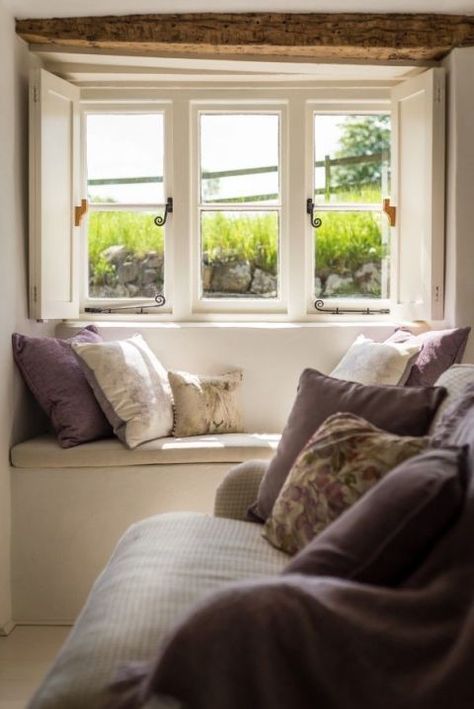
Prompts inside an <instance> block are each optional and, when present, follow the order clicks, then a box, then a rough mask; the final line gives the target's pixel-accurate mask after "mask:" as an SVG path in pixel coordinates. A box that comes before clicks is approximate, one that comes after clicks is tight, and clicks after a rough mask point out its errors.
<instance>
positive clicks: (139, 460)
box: [11, 433, 280, 468]
mask: <svg viewBox="0 0 474 709" xmlns="http://www.w3.org/2000/svg"><path fill="white" fill-rule="evenodd" d="M279 439H280V436H278V435H276V434H263V433H262V434H260V433H221V434H218V435H206V436H190V437H189V438H158V439H156V440H155V441H149V442H148V443H143V444H142V445H141V446H138V448H135V449H134V450H129V449H128V448H126V447H125V446H124V445H123V443H121V442H120V441H119V440H118V439H117V438H105V439H103V440H101V441H93V442H92V443H84V444H82V445H81V446H76V447H75V448H61V447H60V446H59V445H58V443H57V442H56V439H55V438H54V437H53V436H52V435H43V436H38V437H37V438H32V439H31V440H29V441H25V442H24V443H19V444H18V445H17V446H15V447H14V448H12V452H11V459H12V464H13V465H14V466H15V467H17V468H94V467H98V468H103V467H121V466H132V465H164V464H172V463H240V462H241V461H244V460H249V459H251V458H271V457H272V455H273V453H274V451H275V449H276V447H277V445H278V441H279Z"/></svg>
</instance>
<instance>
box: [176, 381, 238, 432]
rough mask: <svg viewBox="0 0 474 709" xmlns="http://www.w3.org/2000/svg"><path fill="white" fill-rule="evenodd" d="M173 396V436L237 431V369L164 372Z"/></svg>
mask: <svg viewBox="0 0 474 709" xmlns="http://www.w3.org/2000/svg"><path fill="white" fill-rule="evenodd" d="M168 377H169V381H170V384H171V389H172V392H173V399H174V428H173V435H174V436H197V435H200V434H204V433H239V432H241V431H242V430H243V429H242V413H241V406H240V384H241V382H242V371H241V370H240V369H237V370H234V371H233V372H228V373H227V374H221V375H217V376H205V375H199V374H189V373H188V372H168Z"/></svg>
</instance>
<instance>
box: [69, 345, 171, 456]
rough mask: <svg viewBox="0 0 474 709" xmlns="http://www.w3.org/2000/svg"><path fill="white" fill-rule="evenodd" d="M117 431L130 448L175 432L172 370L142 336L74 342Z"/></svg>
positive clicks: (84, 368) (104, 408)
mask: <svg viewBox="0 0 474 709" xmlns="http://www.w3.org/2000/svg"><path fill="white" fill-rule="evenodd" d="M73 350H74V352H75V354H76V355H77V358H78V361H79V362H80V364H81V366H82V368H83V370H84V374H85V376H86V378H87V381H88V382H89V384H90V386H91V387H92V391H93V392H94V394H95V397H96V399H97V401H98V402H99V404H100V406H101V408H102V410H103V412H104V414H105V415H106V417H107V419H108V420H109V422H110V423H111V425H112V427H113V429H114V433H115V435H116V436H117V437H118V438H119V439H120V440H121V441H122V442H123V443H125V445H127V446H128V447H129V448H136V447H137V446H139V445H140V443H145V441H151V440H153V439H154V438H163V437H164V436H169V435H170V434H171V431H172V428H173V397H172V393H171V387H170V384H169V381H168V372H167V371H166V369H165V368H164V367H163V365H162V364H161V362H160V361H159V360H158V359H157V357H156V356H155V355H154V354H153V352H152V351H151V349H150V348H149V347H148V345H147V343H146V342H145V340H144V339H143V337H142V336H141V335H134V336H133V337H130V338H129V339H127V340H117V341H115V342H100V343H96V344H90V345H89V344H88V343H87V344H85V343H84V344H83V343H80V344H79V343H78V344H77V346H74V345H73Z"/></svg>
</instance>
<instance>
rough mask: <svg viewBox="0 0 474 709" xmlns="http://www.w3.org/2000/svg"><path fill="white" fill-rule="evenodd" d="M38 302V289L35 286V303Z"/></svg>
mask: <svg viewBox="0 0 474 709" xmlns="http://www.w3.org/2000/svg"><path fill="white" fill-rule="evenodd" d="M37 302H38V288H37V287H36V286H33V303H37Z"/></svg>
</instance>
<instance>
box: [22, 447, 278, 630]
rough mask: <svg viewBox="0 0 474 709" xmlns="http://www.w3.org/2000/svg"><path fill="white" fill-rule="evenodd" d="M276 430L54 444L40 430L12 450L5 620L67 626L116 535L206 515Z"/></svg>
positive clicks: (265, 454)
mask: <svg viewBox="0 0 474 709" xmlns="http://www.w3.org/2000/svg"><path fill="white" fill-rule="evenodd" d="M278 440H279V436H278V435H276V434H275V435H265V434H249V433H242V434H240V433H239V434H237V433H233V434H220V435H208V436H193V437H189V438H163V439H158V440H156V441H150V442H149V443H145V444H143V445H141V446H139V447H138V448H136V449H135V450H128V449H127V448H125V446H124V445H123V444H122V443H120V441H118V440H117V439H113V438H111V439H104V440H101V441H94V442H93V443H85V444H83V445H81V446H77V447H75V448H67V449H63V448H60V447H59V445H58V444H57V442H56V440H55V438H54V437H53V436H50V435H42V436H39V437H37V438H33V439H31V440H29V441H25V442H24V443H20V444H18V445H16V446H15V447H14V448H13V449H12V451H11V461H12V467H11V477H12V586H13V598H14V599H15V600H14V608H13V619H14V621H16V622H17V623H18V622H20V623H72V622H73V621H74V620H75V618H76V616H77V614H78V612H79V610H80V609H81V607H82V606H83V605H84V602H85V600H86V598H87V594H88V593H89V590H90V588H91V586H92V583H93V581H94V579H95V578H96V576H97V575H98V573H99V572H100V570H101V569H102V568H103V566H104V564H105V563H106V561H107V559H108V558H109V557H110V554H111V553H112V551H113V549H114V547H115V544H116V543H117V540H118V539H119V538H120V537H121V535H122V534H123V532H124V531H125V530H126V529H127V528H128V527H129V526H130V525H131V524H133V523H135V522H137V521H139V520H141V519H144V518H145V517H151V516H153V515H156V514H160V513H162V512H177V511H181V510H183V511H191V512H204V513H208V514H212V511H213V503H214V496H215V492H216V489H217V487H218V486H219V484H220V483H221V482H222V480H223V478H224V476H225V474H226V473H227V472H228V470H229V468H231V467H232V466H233V465H235V464H236V463H240V462H243V461H245V460H251V459H254V458H263V459H269V458H271V457H272V455H273V452H274V450H275V448H276V446H277V444H278Z"/></svg>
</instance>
